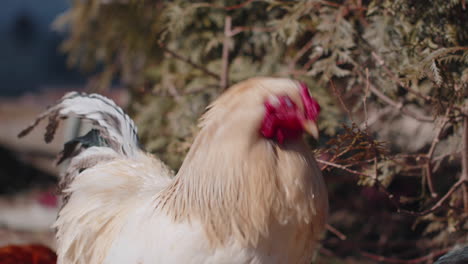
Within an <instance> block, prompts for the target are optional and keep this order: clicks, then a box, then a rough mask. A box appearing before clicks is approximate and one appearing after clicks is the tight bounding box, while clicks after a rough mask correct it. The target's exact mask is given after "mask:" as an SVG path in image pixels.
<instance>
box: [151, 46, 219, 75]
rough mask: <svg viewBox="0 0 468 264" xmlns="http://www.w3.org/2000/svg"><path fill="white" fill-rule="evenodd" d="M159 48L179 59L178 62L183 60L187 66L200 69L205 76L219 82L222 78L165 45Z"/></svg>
mask: <svg viewBox="0 0 468 264" xmlns="http://www.w3.org/2000/svg"><path fill="white" fill-rule="evenodd" d="M159 46H160V47H161V48H162V49H163V50H164V52H166V53H167V54H169V55H171V56H172V57H174V58H176V59H178V60H181V61H183V62H185V63H187V64H189V65H190V66H192V67H194V68H195V69H198V70H200V71H202V72H204V73H205V74H207V75H209V76H211V77H213V78H215V79H217V80H219V79H220V77H219V75H218V74H216V73H214V72H212V71H210V70H208V69H207V68H205V67H203V66H202V65H200V64H197V63H195V62H193V61H192V60H190V59H189V58H185V57H183V56H182V55H179V54H178V53H176V52H175V51H172V50H170V49H169V48H168V47H166V46H164V45H163V44H159Z"/></svg>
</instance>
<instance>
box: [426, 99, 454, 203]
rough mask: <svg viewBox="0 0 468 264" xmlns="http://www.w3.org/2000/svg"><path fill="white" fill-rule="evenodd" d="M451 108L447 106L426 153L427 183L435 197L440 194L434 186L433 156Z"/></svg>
mask: <svg viewBox="0 0 468 264" xmlns="http://www.w3.org/2000/svg"><path fill="white" fill-rule="evenodd" d="M450 111H451V108H450V107H449V108H447V110H446V111H445V115H444V117H443V118H442V123H441V124H440V126H439V127H438V128H437V132H436V134H435V136H434V139H433V140H432V144H431V148H430V149H429V152H428V153H427V154H426V165H425V167H426V180H427V185H428V187H429V191H430V192H431V196H432V197H433V198H435V197H437V196H438V194H437V192H436V190H435V188H434V181H433V178H432V173H433V171H432V170H433V168H432V157H433V156H434V152H435V149H436V146H437V144H438V143H439V141H440V135H441V134H442V131H443V130H444V128H445V126H446V125H447V123H448V122H449V120H450V119H449V117H448V116H449V114H450Z"/></svg>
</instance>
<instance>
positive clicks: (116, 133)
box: [18, 92, 141, 188]
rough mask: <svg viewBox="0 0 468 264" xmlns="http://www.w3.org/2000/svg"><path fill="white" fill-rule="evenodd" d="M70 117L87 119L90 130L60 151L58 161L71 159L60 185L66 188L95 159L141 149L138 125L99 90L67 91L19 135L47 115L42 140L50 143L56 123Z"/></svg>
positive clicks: (131, 155)
mask: <svg viewBox="0 0 468 264" xmlns="http://www.w3.org/2000/svg"><path fill="white" fill-rule="evenodd" d="M69 117H76V118H78V119H79V120H80V121H81V120H85V121H89V122H90V123H91V124H92V130H91V131H89V132H88V134H86V135H84V136H81V137H76V138H74V139H72V140H70V141H68V142H67V143H65V145H64V148H63V150H62V152H61V153H60V154H59V157H58V163H61V162H63V161H64V160H67V159H70V164H69V165H68V167H67V169H66V170H65V172H64V173H63V175H62V180H61V184H60V185H61V188H65V187H66V186H67V185H68V184H69V183H70V182H71V181H72V180H73V179H74V177H75V176H76V175H78V174H79V173H80V172H81V171H83V170H85V169H88V168H91V167H93V166H95V165H96V164H98V163H101V162H104V161H109V160H112V159H115V158H118V157H125V158H134V157H136V155H137V154H138V153H139V152H141V148H140V145H139V142H138V135H137V127H136V126H135V124H134V123H133V121H132V119H130V117H129V116H128V115H126V114H125V113H124V111H123V110H122V109H121V108H120V107H118V106H117V105H116V104H115V103H114V102H113V101H112V100H110V99H108V98H106V97H104V96H101V95H98V94H86V93H78V92H70V93H68V94H66V95H65V96H64V97H62V99H61V100H60V101H58V102H57V104H55V105H54V106H52V107H50V108H49V109H47V110H46V111H45V112H43V113H42V114H40V115H39V116H38V117H37V118H36V120H35V121H34V122H33V123H32V124H31V125H30V126H28V127H27V128H25V129H24V130H23V131H21V132H20V133H19V134H18V137H23V136H25V135H27V134H28V133H30V132H31V131H32V130H33V129H34V128H35V127H36V126H37V125H38V124H39V123H40V122H41V121H42V120H44V119H45V118H48V125H47V128H46V131H45V134H44V140H45V141H46V142H47V143H49V142H51V141H52V140H53V138H54V135H55V132H56V130H57V128H58V125H59V123H60V122H61V121H63V120H65V119H67V118H69Z"/></svg>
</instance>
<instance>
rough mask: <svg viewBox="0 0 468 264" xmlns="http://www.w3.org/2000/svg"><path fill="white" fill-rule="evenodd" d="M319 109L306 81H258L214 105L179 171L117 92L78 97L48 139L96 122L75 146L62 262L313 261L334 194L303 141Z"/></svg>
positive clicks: (65, 106) (53, 118)
mask: <svg viewBox="0 0 468 264" xmlns="http://www.w3.org/2000/svg"><path fill="white" fill-rule="evenodd" d="M319 111H320V107H319V105H318V103H317V102H316V100H315V99H314V98H312V97H311V96H310V94H309V91H308V88H307V87H306V86H305V85H304V84H302V83H299V82H296V81H293V80H289V79H279V78H253V79H249V80H246V81H243V82H240V83H238V84H236V85H234V86H232V87H231V88H230V89H228V90H227V91H226V92H225V93H224V94H223V95H221V96H220V97H219V98H218V99H217V100H216V101H214V102H213V103H212V104H211V105H210V106H209V107H208V110H207V112H206V113H205V114H204V115H203V116H202V118H201V121H200V124H199V126H200V131H199V133H198V135H197V136H196V137H195V139H194V142H193V145H192V146H191V148H190V150H189V152H188V154H187V156H186V158H185V160H184V162H183V164H182V166H181V168H180V169H179V171H178V173H177V174H176V175H173V172H172V171H171V170H170V169H169V168H168V167H166V165H164V164H163V162H162V161H160V160H159V159H157V158H155V157H153V156H152V155H150V154H149V153H146V152H145V151H143V150H142V149H141V148H140V145H139V143H138V137H137V128H136V127H135V125H134V123H133V121H132V120H131V119H130V118H129V117H128V116H127V115H126V114H125V113H124V112H123V111H122V109H120V108H119V107H117V106H116V105H115V104H114V103H113V102H112V101H111V100H109V99H107V98H105V97H102V96H100V95H96V94H89V95H88V94H82V93H76V92H73V93H69V94H67V95H65V96H64V97H63V98H62V99H61V100H60V101H59V102H58V104H57V105H55V106H53V107H51V108H49V109H48V110H47V111H46V112H44V113H43V114H41V115H40V116H39V117H38V118H37V120H36V121H35V122H34V123H33V124H32V125H30V126H29V127H28V128H26V129H25V130H23V131H22V132H21V133H20V134H19V136H20V137H21V136H24V135H26V134H27V133H29V131H31V130H32V129H33V128H34V127H35V126H36V125H37V124H38V123H39V122H40V121H41V120H43V119H44V118H46V117H48V119H49V124H48V126H47V129H46V130H47V131H46V133H45V140H46V141H47V142H50V141H51V140H52V139H53V136H54V132H55V129H56V128H57V126H58V124H59V122H60V121H61V120H63V119H65V118H67V117H69V116H76V117H78V118H79V119H81V120H88V121H90V122H91V123H92V125H93V126H94V129H93V130H91V131H90V132H89V133H88V134H87V135H85V136H82V137H78V138H76V139H74V140H72V141H70V142H68V143H66V144H65V147H64V150H63V151H62V153H61V155H60V161H63V160H65V159H70V163H69V165H68V168H67V170H66V171H65V173H64V175H63V178H62V183H61V186H62V194H63V199H64V204H63V207H62V209H61V210H60V212H59V215H58V218H57V221H56V223H55V227H56V228H57V235H56V236H57V244H58V249H57V254H58V263H91V264H93V263H112V264H115V263H310V261H311V258H312V257H313V252H314V251H313V249H314V247H315V246H316V244H317V241H318V239H319V238H320V236H321V233H322V232H323V230H324V228H325V224H326V219H327V214H328V198H327V192H326V188H325V184H324V181H323V178H322V175H321V172H320V170H319V168H318V167H317V164H316V161H315V159H314V157H313V155H312V153H311V152H310V150H309V148H308V147H307V145H306V143H305V142H304V140H303V139H302V134H303V132H304V131H305V132H308V133H309V134H311V135H312V136H313V137H315V138H317V137H318V128H317V125H316V121H317V117H318V114H319Z"/></svg>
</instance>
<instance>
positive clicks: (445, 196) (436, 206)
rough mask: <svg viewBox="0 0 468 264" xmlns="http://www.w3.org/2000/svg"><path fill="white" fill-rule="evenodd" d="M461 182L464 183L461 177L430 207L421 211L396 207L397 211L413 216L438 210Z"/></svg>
mask: <svg viewBox="0 0 468 264" xmlns="http://www.w3.org/2000/svg"><path fill="white" fill-rule="evenodd" d="M463 183H464V181H463V180H462V179H460V180H458V181H457V182H456V183H455V184H454V185H452V187H451V188H450V190H449V191H448V192H447V193H446V194H445V195H444V196H443V197H442V198H440V200H439V201H438V202H437V203H436V204H434V205H433V206H432V207H431V208H429V209H427V210H424V211H421V212H413V211H408V210H404V209H398V211H399V212H400V213H405V214H409V215H413V216H423V215H427V214H430V213H432V212H435V211H437V210H439V209H440V208H441V207H442V205H443V204H444V203H445V202H446V201H447V200H448V198H450V196H451V195H452V194H453V193H454V192H455V191H456V190H457V189H458V188H459V187H460V186H461V185H462V184H463Z"/></svg>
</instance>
